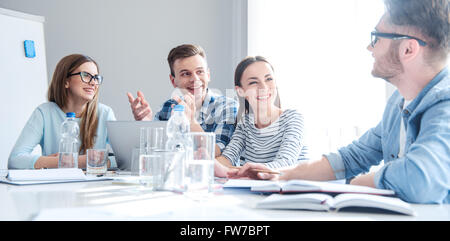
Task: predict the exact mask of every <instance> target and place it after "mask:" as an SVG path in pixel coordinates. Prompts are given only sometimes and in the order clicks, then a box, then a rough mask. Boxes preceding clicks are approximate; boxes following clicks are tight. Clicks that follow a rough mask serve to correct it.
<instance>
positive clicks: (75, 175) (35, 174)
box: [0, 168, 112, 185]
mask: <svg viewBox="0 0 450 241" xmlns="http://www.w3.org/2000/svg"><path fill="white" fill-rule="evenodd" d="M106 180H112V178H109V177H97V176H86V175H84V173H83V171H82V170H81V169H78V168H55V169H38V170H9V171H8V174H7V176H6V177H3V178H2V179H0V183H7V184H13V185H31V184H50V183H64V182H90V181H106Z"/></svg>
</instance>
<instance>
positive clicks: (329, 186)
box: [223, 179, 395, 196]
mask: <svg viewBox="0 0 450 241" xmlns="http://www.w3.org/2000/svg"><path fill="white" fill-rule="evenodd" d="M223 187H224V188H240V189H246V188H247V189H250V190H251V191H253V192H263V193H307V192H320V193H332V194H339V193H364V194H376V195H385V196H394V195H395V192H394V191H392V190H386V189H378V188H371V187H366V186H356V185H349V184H341V183H336V182H318V181H306V180H290V181H259V180H245V179H230V180H228V182H227V183H225V184H224V185H223Z"/></svg>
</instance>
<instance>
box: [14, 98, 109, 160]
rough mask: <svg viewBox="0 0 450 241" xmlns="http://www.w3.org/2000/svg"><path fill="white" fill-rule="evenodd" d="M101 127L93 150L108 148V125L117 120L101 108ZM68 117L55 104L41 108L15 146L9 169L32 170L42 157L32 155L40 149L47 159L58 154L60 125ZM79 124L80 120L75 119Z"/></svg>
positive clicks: (98, 129) (33, 114) (48, 103)
mask: <svg viewBox="0 0 450 241" xmlns="http://www.w3.org/2000/svg"><path fill="white" fill-rule="evenodd" d="M97 111H98V126H97V136H96V138H95V144H94V147H93V148H94V149H105V148H106V147H107V144H109V140H108V134H107V131H106V122H107V121H111V120H116V117H115V116H114V112H113V111H112V109H111V108H110V107H108V106H106V105H103V104H100V103H99V104H98V109H97ZM65 119H66V114H65V113H64V112H63V111H62V110H61V108H59V106H58V105H57V104H56V103H54V102H47V103H44V104H41V105H40V106H38V107H37V108H36V109H35V110H34V111H33V113H32V114H31V117H30V119H28V122H27V123H26V124H25V127H24V128H23V130H22V133H21V134H20V136H19V138H18V139H17V141H16V144H15V145H14V147H13V149H12V151H11V154H10V156H9V159H8V169H33V168H34V164H35V163H36V161H37V159H38V158H39V157H41V155H36V154H32V151H33V149H34V148H35V147H36V146H37V145H40V146H41V148H42V155H43V156H47V155H51V154H54V153H58V151H59V141H60V138H61V130H60V129H61V124H62V123H63V122H64V120H65ZM75 120H76V121H78V123H79V121H80V119H79V118H76V119H75ZM110 160H111V167H116V166H117V164H116V163H115V160H114V158H110Z"/></svg>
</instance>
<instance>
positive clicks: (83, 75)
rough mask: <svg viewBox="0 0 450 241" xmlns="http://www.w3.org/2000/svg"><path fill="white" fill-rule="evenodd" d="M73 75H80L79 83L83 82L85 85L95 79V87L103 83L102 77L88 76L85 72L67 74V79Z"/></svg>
mask: <svg viewBox="0 0 450 241" xmlns="http://www.w3.org/2000/svg"><path fill="white" fill-rule="evenodd" d="M74 75H80V76H81V81H83V82H84V83H87V84H90V83H91V81H92V80H93V79H95V81H94V83H95V84H96V85H101V84H102V82H103V76H101V75H98V74H97V75H91V74H89V73H88V72H85V71H81V72H78V73H73V74H68V75H67V77H70V76H74Z"/></svg>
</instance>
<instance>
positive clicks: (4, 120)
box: [0, 8, 48, 169]
mask: <svg viewBox="0 0 450 241" xmlns="http://www.w3.org/2000/svg"><path fill="white" fill-rule="evenodd" d="M44 21H45V19H44V17H41V16H36V15H30V14H25V13H21V12H16V11H12V10H8V9H3V8H0V29H1V32H2V33H1V37H0V83H1V90H0V107H1V109H0V110H1V116H0V120H1V121H0V136H1V138H0V169H6V168H7V164H8V157H9V154H10V152H11V149H12V147H13V146H14V144H15V143H16V140H17V138H18V137H19V135H20V132H21V131H22V128H23V127H24V125H25V123H26V122H27V120H28V118H29V117H30V115H31V113H32V112H33V110H34V109H35V108H36V107H37V106H38V105H39V104H41V103H43V102H45V101H46V95H47V88H48V79H47V62H46V57H45V40H44ZM25 40H33V41H34V46H35V52H36V56H35V57H34V58H27V57H25V50H24V41H25Z"/></svg>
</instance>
